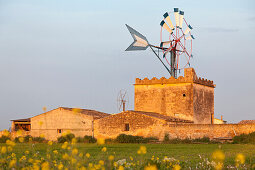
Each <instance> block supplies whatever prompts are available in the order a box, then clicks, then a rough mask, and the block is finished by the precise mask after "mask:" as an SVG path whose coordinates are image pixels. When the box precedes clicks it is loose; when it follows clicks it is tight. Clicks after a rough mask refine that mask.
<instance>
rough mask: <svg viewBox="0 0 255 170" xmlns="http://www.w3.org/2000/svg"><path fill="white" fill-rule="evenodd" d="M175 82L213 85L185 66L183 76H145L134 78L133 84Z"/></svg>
mask: <svg viewBox="0 0 255 170" xmlns="http://www.w3.org/2000/svg"><path fill="white" fill-rule="evenodd" d="M177 83H196V84H201V85H205V86H209V87H215V85H214V84H213V81H211V80H207V79H204V78H200V77H197V75H196V72H195V70H194V69H193V68H186V69H185V70H184V77H183V76H179V77H178V78H174V77H170V78H168V79H167V78H165V77H161V78H160V79H158V78H156V77H153V78H152V79H148V78H147V77H146V78H144V79H139V78H136V80H135V85H151V84H177Z"/></svg>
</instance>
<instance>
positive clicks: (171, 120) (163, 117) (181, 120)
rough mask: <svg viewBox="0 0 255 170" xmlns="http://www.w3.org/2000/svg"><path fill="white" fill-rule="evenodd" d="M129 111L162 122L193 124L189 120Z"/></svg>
mask: <svg viewBox="0 0 255 170" xmlns="http://www.w3.org/2000/svg"><path fill="white" fill-rule="evenodd" d="M129 111H130V112H134V113H139V114H143V115H147V116H151V117H155V118H158V119H163V120H165V121H168V122H183V123H193V121H191V120H185V119H180V118H175V117H171V116H166V115H162V114H159V113H155V112H143V111H134V110H129Z"/></svg>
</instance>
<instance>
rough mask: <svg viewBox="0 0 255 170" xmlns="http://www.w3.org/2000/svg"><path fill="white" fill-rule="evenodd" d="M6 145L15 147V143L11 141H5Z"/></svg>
mask: <svg viewBox="0 0 255 170" xmlns="http://www.w3.org/2000/svg"><path fill="white" fill-rule="evenodd" d="M6 144H7V145H8V146H15V145H16V144H15V142H13V141H11V140H9V139H8V140H6Z"/></svg>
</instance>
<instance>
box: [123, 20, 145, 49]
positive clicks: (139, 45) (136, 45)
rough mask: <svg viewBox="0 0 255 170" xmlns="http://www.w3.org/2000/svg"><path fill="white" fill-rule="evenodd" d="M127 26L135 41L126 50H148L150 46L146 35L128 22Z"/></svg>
mask: <svg viewBox="0 0 255 170" xmlns="http://www.w3.org/2000/svg"><path fill="white" fill-rule="evenodd" d="M126 26H127V28H128V31H129V32H130V34H131V36H132V37H133V39H134V42H133V43H132V44H131V45H130V46H129V47H128V48H127V49H126V51H136V50H146V49H147V48H148V46H149V42H148V40H147V39H146V37H145V36H143V35H142V34H140V33H139V32H138V31H136V30H134V29H133V28H132V27H130V26H128V25H127V24H126Z"/></svg>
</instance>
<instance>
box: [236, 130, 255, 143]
mask: <svg viewBox="0 0 255 170" xmlns="http://www.w3.org/2000/svg"><path fill="white" fill-rule="evenodd" d="M233 143H250V144H255V132H252V133H249V134H241V135H238V136H235V137H234V138H233Z"/></svg>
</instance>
